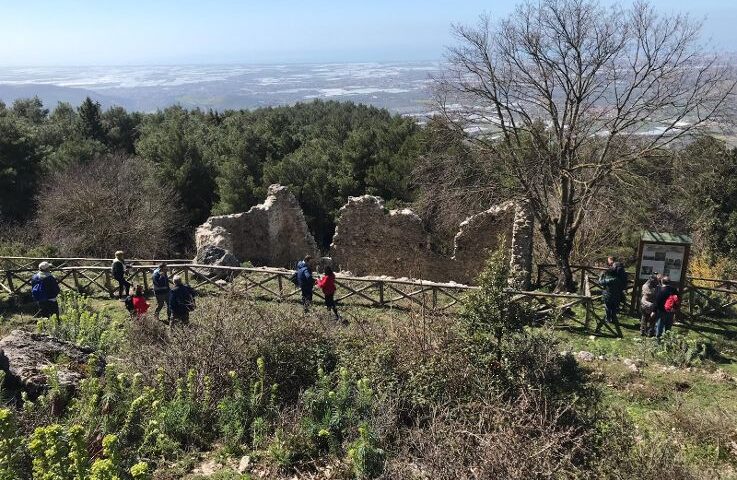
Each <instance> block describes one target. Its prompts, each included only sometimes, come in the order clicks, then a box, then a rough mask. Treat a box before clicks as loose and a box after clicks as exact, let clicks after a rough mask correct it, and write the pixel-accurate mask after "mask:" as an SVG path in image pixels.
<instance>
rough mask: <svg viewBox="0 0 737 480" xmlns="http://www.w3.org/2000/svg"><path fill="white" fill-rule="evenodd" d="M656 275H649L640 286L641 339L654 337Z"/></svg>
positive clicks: (656, 291) (657, 282)
mask: <svg viewBox="0 0 737 480" xmlns="http://www.w3.org/2000/svg"><path fill="white" fill-rule="evenodd" d="M659 283H660V282H659V281H658V276H657V275H651V276H650V278H649V279H648V280H647V282H645V283H644V284H643V285H642V297H640V312H641V313H642V318H641V319H640V335H641V336H643V337H646V336H647V337H652V336H653V335H655V298H656V296H657V293H658V284H659Z"/></svg>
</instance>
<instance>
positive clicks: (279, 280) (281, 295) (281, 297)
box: [276, 275, 284, 300]
mask: <svg viewBox="0 0 737 480" xmlns="http://www.w3.org/2000/svg"><path fill="white" fill-rule="evenodd" d="M276 281H277V283H278V284H279V300H282V299H283V298H284V285H283V283H282V276H281V275H277V276H276Z"/></svg>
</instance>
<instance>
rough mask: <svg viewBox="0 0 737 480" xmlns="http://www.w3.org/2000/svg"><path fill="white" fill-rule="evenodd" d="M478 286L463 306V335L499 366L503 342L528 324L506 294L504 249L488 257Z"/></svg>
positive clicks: (507, 283) (507, 285)
mask: <svg viewBox="0 0 737 480" xmlns="http://www.w3.org/2000/svg"><path fill="white" fill-rule="evenodd" d="M477 283H478V286H479V289H478V290H476V291H473V292H471V293H470V294H469V295H468V297H467V299H466V302H465V303H464V305H463V311H462V319H463V321H464V324H465V327H466V334H467V335H468V337H469V339H470V340H471V341H472V342H473V343H474V344H476V345H477V347H478V348H479V349H480V350H481V351H484V352H489V353H491V354H493V355H495V356H496V360H497V361H498V362H500V361H501V359H502V355H503V352H504V345H503V341H504V340H506V339H507V338H509V336H510V335H512V334H513V333H517V332H520V331H522V329H523V327H524V326H525V325H527V324H529V323H530V317H529V316H527V315H525V310H524V309H523V307H522V306H521V304H520V303H519V302H514V301H513V300H512V297H511V295H510V294H509V293H508V292H507V289H508V287H509V262H508V261H507V259H506V256H505V253H504V251H503V249H499V250H497V251H495V252H494V253H493V254H492V255H491V257H490V258H489V260H488V262H487V264H486V268H485V269H484V270H483V271H482V272H481V274H480V275H479V277H478V279H477Z"/></svg>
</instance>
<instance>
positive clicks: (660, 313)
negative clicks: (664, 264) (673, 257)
mask: <svg viewBox="0 0 737 480" xmlns="http://www.w3.org/2000/svg"><path fill="white" fill-rule="evenodd" d="M677 293H678V290H676V289H675V287H673V286H672V285H671V284H670V277H668V275H663V278H661V280H660V288H659V289H658V293H657V295H656V296H655V315H656V316H657V319H658V320H657V322H656V323H655V336H656V337H658V338H660V337H661V336H662V335H663V332H667V331H668V330H670V328H671V327H672V326H673V315H674V314H673V313H672V312H666V311H665V302H666V301H667V300H668V297H670V296H671V295H673V294H677Z"/></svg>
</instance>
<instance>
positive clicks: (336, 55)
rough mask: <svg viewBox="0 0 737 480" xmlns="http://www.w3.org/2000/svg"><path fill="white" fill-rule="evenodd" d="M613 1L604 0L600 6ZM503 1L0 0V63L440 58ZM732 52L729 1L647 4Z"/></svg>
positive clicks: (736, 27) (733, 21)
mask: <svg viewBox="0 0 737 480" xmlns="http://www.w3.org/2000/svg"><path fill="white" fill-rule="evenodd" d="M605 1H613V0H605ZM515 3H516V1H511V0H363V1H355V0H342V1H338V0H301V1H298V0H199V1H195V0H148V1H141V0H117V1H111V0H25V1H23V0H0V66H2V65H13V66H17V65H33V66H44V65H49V66H52V65H54V66H55V65H149V64H221V63H311V62H366V61H426V60H441V59H442V57H443V54H444V51H445V48H446V47H447V46H448V45H450V44H452V42H453V38H452V35H451V31H450V26H451V24H452V23H462V24H471V23H473V22H475V21H476V19H477V18H478V15H479V14H480V13H482V12H487V13H490V14H491V15H492V16H504V15H506V14H508V13H509V12H510V11H511V10H512V9H513V7H514V5H515ZM652 3H653V4H654V5H655V6H656V7H657V8H658V9H660V10H663V11H666V12H673V11H687V12H689V13H691V14H692V15H693V16H694V17H695V18H699V19H702V18H703V19H704V20H705V24H704V37H706V38H708V39H710V40H711V41H712V43H713V45H714V46H715V47H716V48H718V49H721V50H726V51H731V52H734V51H737V0H698V1H694V0H653V1H652Z"/></svg>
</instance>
